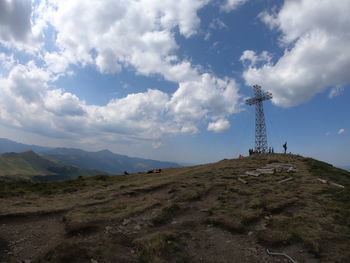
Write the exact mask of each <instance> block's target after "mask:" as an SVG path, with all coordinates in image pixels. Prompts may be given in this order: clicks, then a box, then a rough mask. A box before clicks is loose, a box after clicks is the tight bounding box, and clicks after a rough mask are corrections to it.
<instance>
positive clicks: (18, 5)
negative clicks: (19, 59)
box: [0, 0, 45, 53]
mask: <svg viewBox="0 0 350 263" xmlns="http://www.w3.org/2000/svg"><path fill="white" fill-rule="evenodd" d="M33 5H34V4H33V3H32V1H31V0H3V1H0V44H3V45H4V46H5V47H7V48H10V49H12V48H16V49H19V50H26V51H27V52H30V53H33V52H34V51H37V50H38V48H39V47H40V45H41V44H42V33H43V29H44V27H45V23H44V22H43V20H42V19H39V17H37V16H35V17H34V15H33V14H34V10H33Z"/></svg>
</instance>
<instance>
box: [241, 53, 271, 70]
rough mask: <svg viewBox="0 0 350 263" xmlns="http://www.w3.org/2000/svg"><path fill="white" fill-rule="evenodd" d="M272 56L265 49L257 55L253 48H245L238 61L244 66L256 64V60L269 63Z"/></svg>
mask: <svg viewBox="0 0 350 263" xmlns="http://www.w3.org/2000/svg"><path fill="white" fill-rule="evenodd" d="M271 59H272V57H271V55H270V54H269V53H268V52H267V51H262V52H261V54H260V55H257V54H256V53H255V51H253V50H245V51H244V52H243V54H242V56H241V57H240V59H239V60H240V61H242V62H243V64H245V65H246V66H250V67H252V66H256V65H257V63H258V62H260V63H261V62H262V63H267V64H270V61H271Z"/></svg>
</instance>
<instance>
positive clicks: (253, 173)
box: [245, 171, 261, 176]
mask: <svg viewBox="0 0 350 263" xmlns="http://www.w3.org/2000/svg"><path fill="white" fill-rule="evenodd" d="M245 174H246V175H252V176H259V175H261V173H260V172H258V171H246V172H245Z"/></svg>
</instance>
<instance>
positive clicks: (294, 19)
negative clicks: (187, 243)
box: [0, 0, 350, 165]
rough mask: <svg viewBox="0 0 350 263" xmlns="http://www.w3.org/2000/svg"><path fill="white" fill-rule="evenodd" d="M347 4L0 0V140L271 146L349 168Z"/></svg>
mask: <svg viewBox="0 0 350 263" xmlns="http://www.w3.org/2000/svg"><path fill="white" fill-rule="evenodd" d="M349 11H350V1H349V0H344V1H336V2H334V1H331V0H321V1H310V0H285V1H277V0H276V1H275V0H269V1H266V0H265V1H263V0H193V1H188V0H179V1H172V0H140V1H133V0H123V1H121V0H120V1H118V0H103V1H102V0H99V1H84V0H76V1H68V0H67V1H57V0H35V1H30V0H8V1H2V2H0V17H1V19H0V89H1V93H0V102H1V103H0V104H1V105H0V136H1V137H4V138H9V139H12V140H16V141H20V142H23V143H30V144H39V145H48V146H64V147H77V148H82V149H85V150H101V149H105V148H107V149H110V150H111V151H113V152H116V153H120V154H127V155H130V156H138V157H145V158H153V159H159V160H169V161H177V162H186V163H205V162H214V161H218V160H220V159H223V158H235V157H237V156H238V155H239V154H246V153H247V149H249V148H251V147H253V146H254V131H255V128H254V119H255V117H254V113H255V111H254V108H253V107H249V106H246V105H244V101H245V99H246V98H247V97H249V96H252V94H253V92H252V89H251V86H252V85H254V84H259V85H261V86H262V87H263V89H265V90H266V91H270V92H272V94H273V100H272V101H267V102H265V103H264V106H265V115H266V124H267V134H268V143H269V145H270V146H273V147H274V148H275V150H276V151H282V144H283V143H284V142H285V141H288V146H289V149H288V151H291V152H293V153H298V154H302V155H306V156H311V157H315V158H318V159H321V160H324V161H328V162H331V163H333V164H336V165H349V164H350V158H349V156H350V150H349V149H350V139H349V132H350V124H349V112H350V106H349V103H348V102H349V98H350V91H349V88H348V86H349V83H350V74H349V70H348V69H349V68H350V48H349V45H348V43H349V40H350V33H349V32H350V20H349V19H348V13H349Z"/></svg>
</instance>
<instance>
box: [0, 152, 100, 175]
mask: <svg viewBox="0 0 350 263" xmlns="http://www.w3.org/2000/svg"><path fill="white" fill-rule="evenodd" d="M99 173H101V172H100V171H95V170H88V169H81V168H79V167H76V166H73V165H69V164H64V163H61V162H59V161H56V160H53V159H49V158H46V157H43V156H40V155H39V154H36V153H35V152H33V151H25V152H22V153H15V152H9V153H3V154H1V155H0V177H1V178H2V179H9V180H13V179H28V180H33V181H52V180H60V179H69V178H74V177H78V176H89V175H96V174H99Z"/></svg>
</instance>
